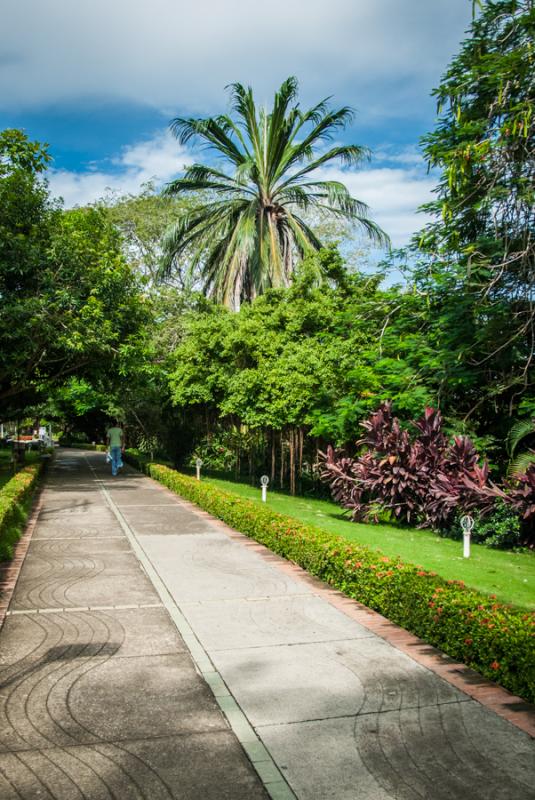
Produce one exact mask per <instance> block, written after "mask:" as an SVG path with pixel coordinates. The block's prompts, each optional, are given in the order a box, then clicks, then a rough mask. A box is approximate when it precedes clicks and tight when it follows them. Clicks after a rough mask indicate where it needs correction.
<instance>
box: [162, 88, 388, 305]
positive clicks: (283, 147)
mask: <svg viewBox="0 0 535 800" xmlns="http://www.w3.org/2000/svg"><path fill="white" fill-rule="evenodd" d="M296 98H297V81H296V79H295V78H288V80H286V81H285V82H284V83H283V84H282V86H281V87H280V89H279V91H278V92H277V93H276V94H275V98H274V101H273V108H272V110H271V112H270V113H267V111H266V110H265V109H263V108H260V109H259V108H257V106H256V104H255V100H254V96H253V91H252V89H251V88H250V87H249V88H245V87H244V86H242V85H241V84H240V83H235V84H233V85H232V87H231V108H232V111H233V112H234V117H233V116H229V115H222V116H218V117H210V118H208V119H185V118H182V117H177V118H176V119H175V120H173V122H172V123H171V129H172V131H173V133H174V134H175V135H176V137H177V138H178V140H179V142H180V143H181V144H186V143H188V142H190V141H191V140H199V141H200V142H201V143H202V144H204V145H206V146H208V148H209V149H212V150H214V151H215V153H216V154H217V155H218V156H219V157H220V158H221V159H222V160H224V161H225V162H226V163H227V164H228V165H229V170H228V171H227V172H225V171H223V168H220V167H219V166H209V165H207V164H194V165H193V166H190V167H188V168H187V169H186V171H185V175H184V177H183V178H179V179H177V180H175V181H173V182H172V183H170V184H169V185H168V187H167V189H166V193H167V194H168V195H170V196H173V197H176V196H180V195H183V194H184V193H186V194H187V193H191V192H193V193H198V192H206V193H208V197H207V198H206V200H205V202H203V203H201V204H200V205H199V206H198V207H196V208H194V209H192V210H191V211H189V212H184V213H183V214H182V215H181V218H180V219H179V220H178V222H177V223H175V224H174V226H173V227H172V228H171V229H170V231H169V232H168V234H167V235H166V238H165V242H164V246H165V259H164V262H163V273H164V274H168V273H169V272H170V271H171V270H172V268H173V264H174V262H175V260H176V259H180V257H181V256H183V255H184V254H188V257H189V261H190V264H191V267H192V268H195V267H196V266H197V265H199V264H200V265H201V267H202V277H203V281H204V286H205V290H206V291H207V292H208V293H209V294H210V295H211V296H213V297H214V298H215V299H216V300H217V301H219V302H222V303H224V304H225V305H227V306H229V307H230V308H234V309H236V308H239V305H240V302H241V301H242V300H251V299H253V298H254V297H256V296H258V295H259V294H261V293H262V292H264V291H265V290H266V289H267V288H269V287H272V286H273V287H280V286H288V285H289V283H290V280H291V278H292V275H293V272H294V269H295V265H296V260H297V259H298V258H302V257H303V256H305V255H307V254H310V253H311V252H314V251H317V250H319V249H320V248H321V242H320V240H319V238H318V236H317V234H316V233H315V231H314V230H313V228H312V227H311V226H310V224H309V223H308V222H307V213H308V212H309V211H310V210H312V209H314V210H319V211H321V212H324V213H326V214H330V215H334V216H336V217H341V218H344V219H348V220H351V221H354V222H356V223H358V224H359V225H360V226H361V227H362V228H363V229H364V231H365V232H366V233H367V234H368V235H369V236H371V237H372V239H373V240H374V241H375V242H377V243H379V244H385V243H386V241H387V237H386V235H385V234H384V233H383V231H381V229H380V228H379V227H378V226H377V225H376V224H375V223H374V222H372V221H371V220H370V219H369V217H368V213H367V207H366V206H365V204H364V203H362V202H360V201H358V200H355V199H354V198H352V197H351V195H350V194H349V192H348V190H347V188H346V187H345V186H344V184H343V183H341V182H339V181H334V180H321V178H320V177H319V175H318V173H317V171H318V170H320V169H321V168H322V167H324V166H325V165H328V164H329V163H330V162H333V161H335V160H338V161H341V162H342V164H344V165H345V166H354V165H357V164H359V163H360V162H362V161H363V160H364V159H365V158H366V157H367V156H368V151H367V150H366V148H364V147H360V146H357V145H343V144H332V145H331V144H330V141H331V140H332V138H333V137H334V136H335V135H336V134H337V133H338V132H339V131H340V130H341V129H343V128H345V127H346V125H347V124H348V122H350V121H351V119H352V112H351V110H350V109H349V108H347V107H344V108H340V109H337V110H332V109H330V107H329V105H328V102H327V100H322V101H321V102H320V103H318V104H317V105H315V106H314V107H313V108H310V109H308V110H307V111H302V110H301V108H300V106H299V104H298V102H297V100H296ZM317 277H318V279H321V278H322V275H321V273H320V274H318V276H317Z"/></svg>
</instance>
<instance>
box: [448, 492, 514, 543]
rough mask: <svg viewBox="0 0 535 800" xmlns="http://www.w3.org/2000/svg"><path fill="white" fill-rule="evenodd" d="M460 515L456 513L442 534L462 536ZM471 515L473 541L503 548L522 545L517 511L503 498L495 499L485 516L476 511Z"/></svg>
mask: <svg viewBox="0 0 535 800" xmlns="http://www.w3.org/2000/svg"><path fill="white" fill-rule="evenodd" d="M461 516H462V514H460V513H457V514H456V515H455V519H454V522H453V525H452V526H451V527H450V528H449V529H448V530H446V531H441V533H442V535H445V536H448V537H449V538H451V539H459V540H461V539H462V538H463V530H462V528H461V524H460V518H461ZM473 516H474V523H475V524H474V528H473V530H472V536H471V539H472V541H473V542H476V543H477V544H484V545H486V546H487V547H496V548H504V549H506V548H513V547H519V546H521V545H522V542H523V533H522V525H521V521H520V518H519V516H518V513H517V512H516V511H515V510H514V508H512V507H511V505H508V504H507V503H504V502H503V500H497V502H496V505H495V506H494V508H493V510H492V511H491V512H490V513H489V514H487V515H486V516H481V515H479V514H477V513H475V514H474V515H473Z"/></svg>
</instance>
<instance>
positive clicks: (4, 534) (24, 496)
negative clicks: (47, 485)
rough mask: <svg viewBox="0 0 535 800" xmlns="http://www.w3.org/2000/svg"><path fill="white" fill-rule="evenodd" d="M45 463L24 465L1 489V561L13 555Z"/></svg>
mask: <svg viewBox="0 0 535 800" xmlns="http://www.w3.org/2000/svg"><path fill="white" fill-rule="evenodd" d="M43 463H44V462H42V463H39V464H31V465H30V466H27V467H24V468H23V469H21V470H20V472H17V474H16V475H14V476H13V478H11V480H10V481H8V482H7V483H6V484H5V486H3V488H2V489H0V561H6V560H7V559H10V558H12V557H13V549H14V546H15V544H16V542H17V541H18V540H19V538H20V536H21V534H22V531H23V529H24V524H25V522H26V516H27V512H28V507H29V503H30V499H31V496H32V492H33V489H34V487H35V484H36V482H37V478H38V477H39V474H40V472H41V470H42V468H43Z"/></svg>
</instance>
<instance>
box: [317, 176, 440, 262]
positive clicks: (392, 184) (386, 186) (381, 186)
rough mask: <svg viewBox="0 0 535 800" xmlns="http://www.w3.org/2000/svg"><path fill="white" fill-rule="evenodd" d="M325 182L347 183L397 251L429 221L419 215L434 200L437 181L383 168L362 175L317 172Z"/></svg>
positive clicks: (432, 178)
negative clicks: (425, 205)
mask: <svg viewBox="0 0 535 800" xmlns="http://www.w3.org/2000/svg"><path fill="white" fill-rule="evenodd" d="M318 175H319V177H321V179H322V180H337V181H341V182H342V183H345V185H346V186H347V188H348V189H349V191H350V192H351V195H352V196H353V197H355V198H356V199H357V200H361V201H362V202H364V203H366V204H367V205H368V206H369V207H370V217H371V218H372V219H373V220H374V221H375V222H377V223H378V224H379V225H380V226H381V228H383V230H384V231H386V233H387V234H388V235H389V236H390V238H391V240H392V245H393V246H394V247H403V246H404V245H406V244H408V242H409V240H410V238H411V236H412V235H413V234H414V233H416V231H418V230H420V228H422V227H423V226H424V224H425V223H426V221H427V220H428V219H429V218H428V217H427V216H426V215H425V214H422V213H417V209H418V207H419V206H420V205H422V203H425V202H427V201H429V200H431V199H432V197H433V195H432V194H431V192H432V189H433V188H434V187H435V185H436V178H435V177H433V176H430V175H427V174H426V172H425V169H418V168H416V167H407V168H401V167H396V168H394V167H382V168H381V167H380V168H376V169H373V168H372V169H366V170H362V171H360V172H354V171H352V170H342V169H337V168H326V169H322V170H321V171H318Z"/></svg>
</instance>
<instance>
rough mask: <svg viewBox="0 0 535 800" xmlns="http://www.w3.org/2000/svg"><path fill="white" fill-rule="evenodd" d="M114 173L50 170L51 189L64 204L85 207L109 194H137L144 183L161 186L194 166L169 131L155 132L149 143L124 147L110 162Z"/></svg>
mask: <svg viewBox="0 0 535 800" xmlns="http://www.w3.org/2000/svg"><path fill="white" fill-rule="evenodd" d="M111 163H112V164H113V166H114V169H113V170H110V169H108V170H107V169H105V168H100V169H99V166H98V164H95V165H93V168H92V170H91V171H90V172H69V171H67V170H54V169H52V170H50V171H49V172H48V179H49V184H50V190H51V192H52V194H53V195H54V196H56V197H62V198H63V200H64V202H65V205H66V206H67V207H68V208H70V207H72V206H75V205H85V204H87V203H92V202H94V201H95V200H99V199H100V198H102V197H104V195H106V194H108V193H109V192H110V191H112V192H117V193H119V194H136V193H138V192H139V190H140V187H141V186H142V184H144V183H148V182H149V181H154V182H155V183H156V184H163V183H166V182H167V181H169V180H171V179H172V178H173V177H175V176H176V175H177V174H178V173H180V172H182V171H183V169H184V167H185V166H188V165H189V164H192V163H193V157H192V155H191V153H190V152H189V151H188V150H187V149H186V148H184V147H181V146H180V145H179V143H178V142H177V141H176V139H175V138H174V137H173V136H171V134H170V133H168V132H163V133H158V134H156V135H155V136H154V137H153V138H152V139H150V140H148V141H143V142H138V143H137V144H134V145H131V146H129V147H125V148H124V149H123V151H122V152H121V153H120V155H119V156H117V157H115V158H113V159H112V162H111Z"/></svg>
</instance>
